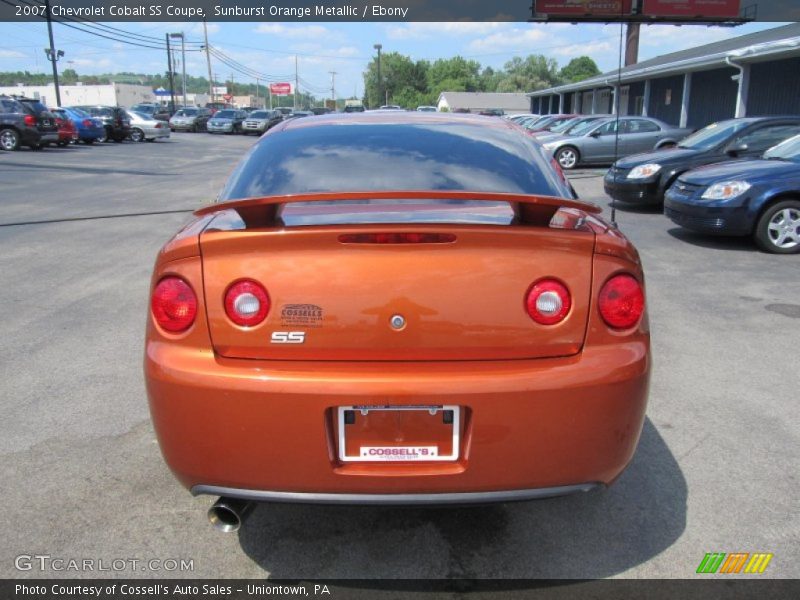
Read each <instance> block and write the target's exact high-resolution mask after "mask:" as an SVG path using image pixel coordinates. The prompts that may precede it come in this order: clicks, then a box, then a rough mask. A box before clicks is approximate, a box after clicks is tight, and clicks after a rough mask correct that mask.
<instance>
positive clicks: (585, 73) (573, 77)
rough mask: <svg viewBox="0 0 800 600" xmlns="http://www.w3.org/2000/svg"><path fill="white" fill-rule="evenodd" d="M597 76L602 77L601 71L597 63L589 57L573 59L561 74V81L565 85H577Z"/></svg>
mask: <svg viewBox="0 0 800 600" xmlns="http://www.w3.org/2000/svg"><path fill="white" fill-rule="evenodd" d="M596 75H600V69H598V68H597V63H596V62H594V61H593V60H592V59H591V58H589V57H588V56H579V57H578V58H573V59H572V60H571V61H569V64H568V65H567V66H565V67H564V68H563V69H561V72H560V76H561V79H562V80H564V82H565V83H577V82H578V81H583V80H584V79H589V78H590V77H594V76H596Z"/></svg>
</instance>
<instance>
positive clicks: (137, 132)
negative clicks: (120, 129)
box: [131, 127, 144, 142]
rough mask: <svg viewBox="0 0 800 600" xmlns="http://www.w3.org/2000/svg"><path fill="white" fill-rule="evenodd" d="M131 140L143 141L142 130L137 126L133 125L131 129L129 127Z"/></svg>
mask: <svg viewBox="0 0 800 600" xmlns="http://www.w3.org/2000/svg"><path fill="white" fill-rule="evenodd" d="M131 141H132V142H143V141H144V131H142V130H141V129H139V128H138V127H134V128H133V129H131Z"/></svg>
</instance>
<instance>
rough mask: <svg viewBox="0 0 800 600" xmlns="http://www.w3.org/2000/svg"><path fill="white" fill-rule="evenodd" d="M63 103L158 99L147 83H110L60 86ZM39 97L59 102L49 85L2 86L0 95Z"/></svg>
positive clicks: (112, 103)
mask: <svg viewBox="0 0 800 600" xmlns="http://www.w3.org/2000/svg"><path fill="white" fill-rule="evenodd" d="M58 91H59V92H61V104H62V105H63V106H81V105H93V104H103V105H108V106H133V105H134V104H139V103H140V102H154V101H155V99H156V96H155V94H154V93H153V90H152V89H151V88H150V87H148V86H146V85H136V84H131V83H109V84H105V85H81V84H78V85H60V86H58ZM3 94H4V95H8V96H14V95H16V96H25V97H26V98H36V99H37V100H41V102H42V103H43V104H46V105H47V106H55V105H56V90H55V86H54V85H53V84H52V83H51V84H49V85H14V86H2V87H0V95H3Z"/></svg>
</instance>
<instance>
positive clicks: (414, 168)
mask: <svg viewBox="0 0 800 600" xmlns="http://www.w3.org/2000/svg"><path fill="white" fill-rule="evenodd" d="M367 114H368V113H367ZM413 114H418V113H413ZM420 116H422V115H420ZM372 190H471V191H486V192H507V193H523V194H541V195H548V196H560V197H567V198H571V197H573V194H572V192H571V191H570V190H569V188H568V186H567V184H566V183H565V182H564V181H563V180H562V179H560V177H559V176H558V174H557V173H556V172H555V171H554V170H553V168H552V167H551V166H550V165H549V164H548V163H547V161H546V160H545V158H544V155H543V154H542V153H541V152H540V151H539V150H538V146H537V145H536V143H535V142H533V141H531V139H530V137H529V136H527V135H525V134H523V133H521V132H519V131H518V130H516V129H514V128H511V127H504V126H503V127H497V126H495V127H487V126H478V125H476V124H475V123H474V121H472V119H468V118H464V119H462V118H458V117H453V118H452V119H451V120H448V121H447V122H443V121H429V122H426V121H422V120H420V122H419V123H413V124H408V123H405V122H404V123H397V124H393V123H381V122H377V123H376V122H373V121H367V120H365V119H364V118H363V117H353V121H350V120H349V119H347V120H346V121H345V120H342V121H340V122H337V123H336V124H328V123H326V124H324V125H317V126H304V125H301V124H300V122H297V123H296V124H295V125H294V126H290V127H288V128H287V129H284V130H283V131H281V133H280V135H267V136H265V137H264V138H262V139H261V141H260V142H259V143H257V144H256V145H254V146H253V148H252V149H251V150H250V151H249V152H248V153H247V154H246V155H245V157H244V158H243V159H242V161H241V162H240V163H239V165H238V166H237V167H236V169H235V170H234V172H233V174H232V175H231V177H230V179H229V180H228V183H227V185H226V187H225V189H224V190H223V192H222V194H221V195H220V200H222V201H225V200H234V199H241V198H251V197H260V196H274V195H283V194H300V193H309V192H336V191H372Z"/></svg>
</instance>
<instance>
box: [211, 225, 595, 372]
mask: <svg viewBox="0 0 800 600" xmlns="http://www.w3.org/2000/svg"><path fill="white" fill-rule="evenodd" d="M370 232H381V233H398V232H417V233H444V234H452V235H455V241H452V242H449V243H402V244H399V243H388V244H374V243H342V242H341V241H340V236H341V235H343V234H364V233H370ZM200 246H201V253H202V257H203V280H204V286H205V298H206V307H207V311H208V322H209V327H210V333H211V339H212V343H213V346H214V349H215V351H216V352H217V353H218V354H220V355H222V356H226V357H235V358H252V359H275V360H313V361H317V360H332V361H333V360H359V361H392V360H403V361H436V360H505V359H523V358H544V357H557V356H568V355H574V354H577V353H578V352H580V350H581V348H582V345H583V340H584V335H585V331H586V324H587V320H588V314H589V306H590V294H591V279H592V252H593V247H594V234H593V233H591V232H587V231H573V230H561V229H548V228H540V227H526V226H516V225H509V226H492V225H488V226H487V225H452V224H447V225H438V224H421V225H419V224H418V225H351V226H347V225H335V226H316V227H298V228H296V229H291V228H284V227H265V228H257V229H246V230H239V231H214V230H210V231H206V232H204V233H203V234H202V236H201V240H200ZM545 277H548V278H557V279H559V280H560V281H561V282H563V283H564V284H565V285H566V286H567V288H568V289H569V291H570V293H571V297H572V308H571V310H570V313H569V315H568V316H567V317H566V319H565V320H564V321H562V322H561V323H559V324H557V325H553V326H542V325H538V324H537V323H535V322H534V321H533V320H532V319H531V318H530V316H529V315H528V314H527V312H526V310H525V298H526V295H527V292H528V290H529V288H530V286H531V284H533V283H534V282H535V281H537V280H538V279H541V278H545ZM240 279H253V280H256V281H258V282H260V283H261V284H262V285H263V286H264V287H265V288H266V289H267V291H268V294H269V297H270V303H271V308H270V311H269V314H268V316H267V317H266V319H265V320H264V321H263V322H262V323H260V324H259V325H257V326H255V327H252V328H243V327H239V326H237V325H235V324H234V323H233V322H232V321H231V320H230V319H229V318H228V317H227V315H226V313H225V307H224V297H225V292H226V290H227V288H228V287H229V286H230V285H231V284H232V283H234V282H235V281H237V280H240ZM397 315H399V316H402V318H403V319H404V321H405V325H404V326H403V327H402V328H400V329H396V328H393V327H392V323H391V322H392V318H393V317H395V316H397ZM276 332H277V333H278V334H279V335H278V340H279V341H278V342H277V343H276V342H274V341H273V340H274V335H273V334H275V333H276ZM296 332H302V333H303V335H302V336H299V337H302V339H303V342H302V343H280V341H281V340H286V339H292V338H291V337H290V336H287V335H286V334H288V333H296ZM299 337H297V336H296V337H294V338H293V339H295V340H297V339H299Z"/></svg>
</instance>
